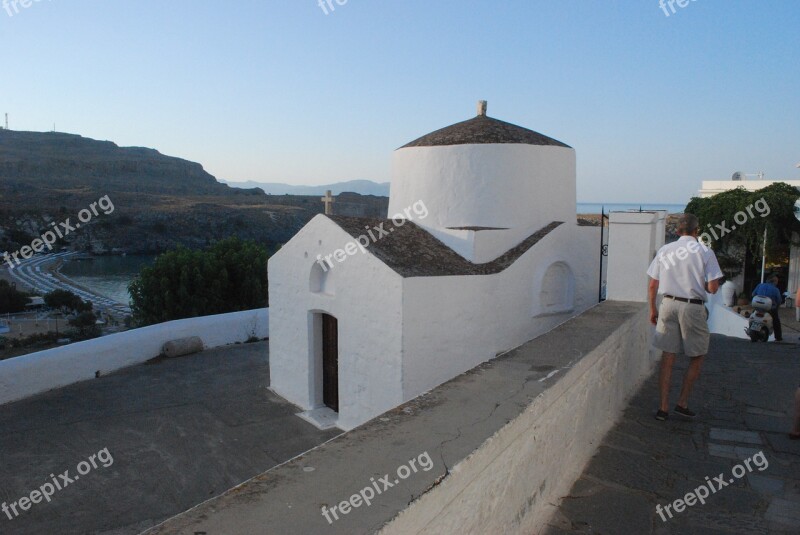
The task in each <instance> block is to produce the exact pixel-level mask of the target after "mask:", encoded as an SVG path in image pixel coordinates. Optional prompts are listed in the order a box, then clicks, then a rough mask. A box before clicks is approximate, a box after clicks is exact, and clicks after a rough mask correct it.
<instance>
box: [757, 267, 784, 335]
mask: <svg viewBox="0 0 800 535" xmlns="http://www.w3.org/2000/svg"><path fill="white" fill-rule="evenodd" d="M757 295H758V296H761V297H769V298H770V299H772V310H770V311H769V313H770V314H771V315H772V330H773V331H775V341H776V342H781V341H783V329H781V317H780V315H778V312H780V308H781V305H782V304H783V296H782V295H781V291H780V290H779V289H778V276H777V275H770V277H769V278H768V279H767V282H762V283H761V284H759V285H758V286H756V289H755V290H753V297H755V296H757Z"/></svg>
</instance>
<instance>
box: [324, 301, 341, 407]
mask: <svg viewBox="0 0 800 535" xmlns="http://www.w3.org/2000/svg"><path fill="white" fill-rule="evenodd" d="M322 402H323V403H324V404H325V406H326V407H330V408H331V409H333V410H335V411H336V412H339V326H338V322H337V320H336V318H334V317H333V316H330V315H328V314H323V315H322Z"/></svg>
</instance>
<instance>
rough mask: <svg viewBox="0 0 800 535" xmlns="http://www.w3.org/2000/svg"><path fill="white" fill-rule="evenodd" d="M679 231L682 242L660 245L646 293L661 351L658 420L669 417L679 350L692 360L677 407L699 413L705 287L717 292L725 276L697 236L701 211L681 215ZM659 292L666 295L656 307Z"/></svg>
mask: <svg viewBox="0 0 800 535" xmlns="http://www.w3.org/2000/svg"><path fill="white" fill-rule="evenodd" d="M677 232H678V234H679V235H680V238H678V241H676V242H673V243H668V244H667V245H664V246H663V247H662V248H661V249H659V250H658V253H656V257H655V258H654V259H653V262H652V263H651V264H650V267H649V268H648V270H647V274H648V275H649V276H650V286H649V288H648V292H647V294H648V298H649V301H650V323H652V324H653V325H655V326H656V334H655V338H654V340H653V345H654V346H655V347H657V348H658V349H660V350H662V351H663V354H662V356H661V374H660V377H659V388H660V390H661V402H660V405H659V408H658V411H657V412H656V420H662V421H663V420H666V419H667V417H668V416H669V413H668V411H669V387H670V380H671V378H672V366H673V364H674V363H675V355H676V354H678V353H680V352H683V353H684V354H685V355H686V356H687V357H689V359H690V361H689V368H688V369H687V370H686V375H685V376H684V378H683V387H682V388H681V393H680V396H679V397H678V404H677V405H675V409H674V412H675V413H677V414H679V415H681V416H684V417H687V418H694V417H695V416H696V414H695V413H694V412H693V411H691V410H689V407H688V404H689V394H691V392H692V387H693V386H694V383H695V381H696V380H697V378H698V377H699V375H700V367H701V365H702V364H703V358H704V357H705V355H706V353H708V344H709V341H710V338H711V337H710V334H709V331H708V322H707V317H706V307H705V302H706V292H708V293H712V294H713V293H717V290H718V289H719V280H720V279H721V278H722V271H721V270H720V268H719V263H718V262H717V257H716V255H715V254H714V251H712V250H711V249H709V248H708V247H706V246H705V245H704V244H701V243H700V242H698V240H697V236H698V233H699V221H698V220H697V216H695V215H692V214H683V215H681V217H680V219H679V220H678V228H677ZM657 294H662V295H663V298H662V300H661V306H660V307H658V308H656V296H657Z"/></svg>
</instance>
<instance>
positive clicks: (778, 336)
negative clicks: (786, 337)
mask: <svg viewBox="0 0 800 535" xmlns="http://www.w3.org/2000/svg"><path fill="white" fill-rule="evenodd" d="M779 312H780V309H779V308H775V309H773V310H772V330H773V331H775V341H776V342H780V341H781V340H783V329H782V328H781V316H780V314H779Z"/></svg>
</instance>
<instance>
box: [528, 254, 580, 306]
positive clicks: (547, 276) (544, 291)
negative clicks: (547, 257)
mask: <svg viewBox="0 0 800 535" xmlns="http://www.w3.org/2000/svg"><path fill="white" fill-rule="evenodd" d="M533 295H534V303H533V310H534V314H533V315H534V316H545V315H550V314H561V313H564V312H570V311H572V310H573V309H574V308H575V276H574V275H573V273H572V269H570V267H569V265H568V264H567V263H566V262H561V261H559V262H554V263H552V264H550V265H549V266H548V267H547V269H546V270H545V272H544V275H543V276H542V278H541V280H540V281H539V282H538V284H537V286H536V287H534V289H533Z"/></svg>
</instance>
